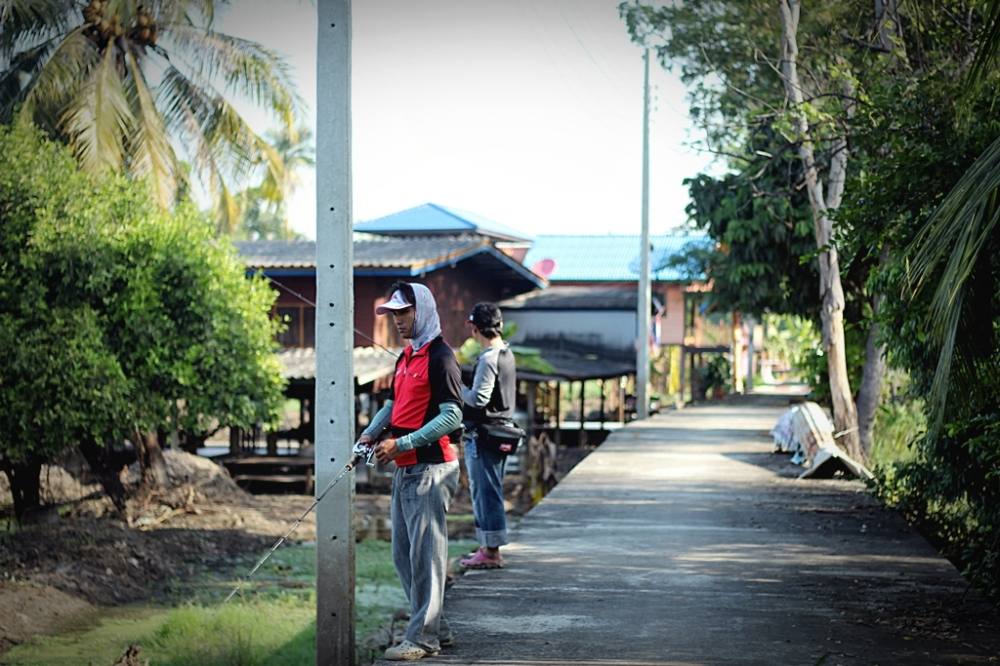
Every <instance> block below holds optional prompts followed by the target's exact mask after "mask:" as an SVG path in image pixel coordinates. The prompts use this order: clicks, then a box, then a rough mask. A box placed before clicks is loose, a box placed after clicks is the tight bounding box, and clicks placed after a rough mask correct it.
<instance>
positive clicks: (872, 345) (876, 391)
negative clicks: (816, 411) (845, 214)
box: [858, 243, 889, 460]
mask: <svg viewBox="0 0 1000 666" xmlns="http://www.w3.org/2000/svg"><path fill="white" fill-rule="evenodd" d="M888 262H889V244H888V243H884V244H883V245H882V253H881V256H880V257H879V268H883V267H885V265H886V264H887V263H888ZM881 308H882V294H880V293H875V294H874V295H873V296H872V322H871V325H870V326H869V328H868V340H867V341H866V342H865V368H864V374H862V375H861V387H860V388H859V389H858V436H859V439H860V440H861V452H862V453H863V454H864V459H865V460H867V459H868V457H869V456H870V455H871V452H872V445H873V444H874V442H873V441H872V432H873V431H874V428H875V413H876V411H877V410H878V406H879V402H881V399H882V378H883V377H884V376H885V345H880V344H879V343H878V338H879V332H880V331H879V325H878V314H879V310H880V309H881Z"/></svg>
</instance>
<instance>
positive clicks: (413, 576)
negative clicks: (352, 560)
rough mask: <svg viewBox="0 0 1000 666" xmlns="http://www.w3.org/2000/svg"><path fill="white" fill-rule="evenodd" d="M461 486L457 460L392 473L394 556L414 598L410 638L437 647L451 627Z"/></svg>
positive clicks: (408, 595) (432, 648)
mask: <svg viewBox="0 0 1000 666" xmlns="http://www.w3.org/2000/svg"><path fill="white" fill-rule="evenodd" d="M457 489H458V463H457V462H455V461H452V462H446V463H438V464H428V463H417V464H415V465H411V466H410V467H398V468H396V471H395V473H394V474H393V478H392V508H391V512H390V513H391V517H392V560H393V564H395V565H396V573H397V574H399V582H400V583H401V584H402V586H403V592H405V593H406V599H407V601H409V602H410V622H409V624H407V625H406V640H408V641H410V642H411V643H416V644H417V645H419V646H421V647H423V648H424V649H426V650H430V651H436V650H438V649H439V648H440V642H439V637H441V636H447V635H448V634H449V633H450V628H449V627H448V623H447V621H446V620H445V618H444V584H445V579H446V578H447V565H448V525H447V523H446V521H445V518H446V514H447V513H448V505H449V504H450V503H451V498H452V495H454V494H455V491H456V490H457Z"/></svg>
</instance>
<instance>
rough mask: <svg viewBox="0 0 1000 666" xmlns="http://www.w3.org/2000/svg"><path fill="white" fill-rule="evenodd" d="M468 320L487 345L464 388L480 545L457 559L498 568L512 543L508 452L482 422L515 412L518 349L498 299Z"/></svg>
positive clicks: (475, 566)
mask: <svg viewBox="0 0 1000 666" xmlns="http://www.w3.org/2000/svg"><path fill="white" fill-rule="evenodd" d="M469 324H470V328H471V329H472V331H471V332H472V337H473V338H474V339H475V340H476V342H478V343H479V344H480V346H481V347H482V348H483V351H482V353H481V354H480V355H479V358H478V359H477V361H476V370H475V373H474V375H473V379H472V385H471V386H469V387H464V386H463V387H462V402H463V405H462V418H463V421H464V423H465V437H464V441H463V443H464V446H465V465H466V468H467V469H468V472H469V486H470V490H471V492H472V512H473V517H474V518H475V524H476V539H477V540H478V541H479V544H480V546H479V549H478V550H476V551H475V552H474V553H472V554H471V555H469V556H468V557H466V558H464V559H462V560H460V561H459V564H460V565H461V566H463V567H465V568H467V569H498V568H500V567H503V557H502V556H501V555H500V546H503V545H506V544H507V543H508V540H507V516H506V513H505V512H504V499H503V476H504V468H505V466H506V462H507V456H506V455H505V454H504V453H502V452H500V451H499V450H497V449H496V448H495V447H491V446H490V445H489V442H487V441H483V440H482V438H481V435H480V428H479V426H480V425H482V424H487V423H498V422H506V421H510V420H511V418H512V417H513V416H514V400H515V391H516V384H515V364H514V353H513V352H512V351H511V350H510V347H509V346H508V345H507V343H506V342H504V340H503V338H502V337H501V336H500V333H501V331H502V329H503V317H502V314H501V312H500V308H499V307H497V306H496V305H495V304H494V303H477V304H476V306H475V307H474V308H473V309H472V313H471V314H470V315H469Z"/></svg>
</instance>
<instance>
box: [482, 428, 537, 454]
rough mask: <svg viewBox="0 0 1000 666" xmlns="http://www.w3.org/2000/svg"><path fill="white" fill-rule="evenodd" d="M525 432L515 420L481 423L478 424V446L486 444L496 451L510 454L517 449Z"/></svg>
mask: <svg viewBox="0 0 1000 666" xmlns="http://www.w3.org/2000/svg"><path fill="white" fill-rule="evenodd" d="M525 434H526V433H525V432H524V430H522V429H521V427H520V426H518V425H517V424H516V423H514V422H513V421H497V422H494V423H480V424H479V425H478V426H476V446H481V445H482V446H486V447H487V448H489V449H490V450H492V451H495V452H496V453H499V454H501V455H505V456H509V455H510V454H512V453H514V452H515V451H517V447H518V445H520V444H521V441H522V440H523V439H524V436H525Z"/></svg>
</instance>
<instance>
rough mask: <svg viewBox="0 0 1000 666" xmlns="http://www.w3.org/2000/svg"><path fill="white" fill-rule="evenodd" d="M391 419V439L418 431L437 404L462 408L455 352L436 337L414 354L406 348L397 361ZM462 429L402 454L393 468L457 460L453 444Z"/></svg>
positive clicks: (460, 374)
mask: <svg viewBox="0 0 1000 666" xmlns="http://www.w3.org/2000/svg"><path fill="white" fill-rule="evenodd" d="M391 391H392V394H391V397H392V416H391V417H390V420H389V426H390V428H391V429H392V436H393V437H402V436H403V435H407V434H409V433H411V432H414V431H416V430H419V429H420V428H421V427H422V426H424V425H425V424H427V423H428V422H430V421H431V420H432V419H433V418H434V417H435V416H437V415H438V414H439V413H440V409H439V407H438V405H440V404H441V403H443V402H453V403H455V404H456V405H458V406H459V407H461V405H462V393H461V391H462V371H461V370H460V369H459V367H458V360H457V359H456V358H455V353H454V352H453V351H452V350H451V347H449V346H448V345H447V343H445V341H444V340H443V339H442V338H441V336H438V337H436V338H434V339H433V340H431V341H430V342H429V343H428V344H426V345H424V346H423V347H421V348H420V350H419V351H413V347H412V346H410V345H407V346H406V348H405V349H404V350H403V353H402V354H400V355H399V358H398V359H397V360H396V373H395V375H394V376H393V378H392V389H391ZM461 435H462V433H461V430H456V431H455V432H452V433H450V434H448V435H444V436H443V437H441V439H440V440H438V441H437V443H435V444H430V445H428V446H418V447H415V448H413V449H411V450H409V451H404V452H403V453H402V455H400V456H399V457H398V458H396V465H398V466H399V467H409V466H410V465H414V464H416V463H418V462H419V463H442V462H448V461H451V460H456V459H457V456H456V454H455V448H454V447H453V446H452V444H451V443H452V441H458V439H460V438H461Z"/></svg>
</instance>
